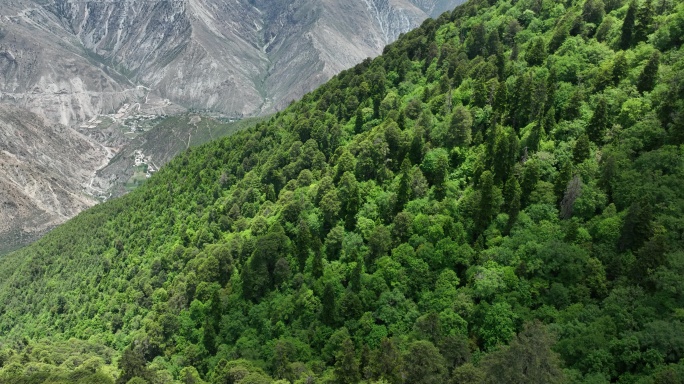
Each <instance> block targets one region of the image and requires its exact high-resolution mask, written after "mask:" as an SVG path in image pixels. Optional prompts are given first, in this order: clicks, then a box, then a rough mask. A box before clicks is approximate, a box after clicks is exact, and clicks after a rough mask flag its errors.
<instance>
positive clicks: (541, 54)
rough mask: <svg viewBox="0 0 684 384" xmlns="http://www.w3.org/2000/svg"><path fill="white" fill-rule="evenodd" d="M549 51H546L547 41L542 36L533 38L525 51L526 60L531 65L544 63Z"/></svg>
mask: <svg viewBox="0 0 684 384" xmlns="http://www.w3.org/2000/svg"><path fill="white" fill-rule="evenodd" d="M547 56H548V53H547V52H546V43H544V39H543V38H541V37H537V38H535V39H533V40H532V41H531V42H530V43H529V45H528V46H527V51H526V52H525V60H526V61H527V65H529V66H530V67H536V66H539V65H542V64H544V62H545V61H546V57H547Z"/></svg>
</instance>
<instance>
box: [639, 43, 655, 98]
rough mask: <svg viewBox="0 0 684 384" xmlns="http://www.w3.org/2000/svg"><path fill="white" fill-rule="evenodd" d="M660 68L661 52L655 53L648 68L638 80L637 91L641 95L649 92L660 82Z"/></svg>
mask: <svg viewBox="0 0 684 384" xmlns="http://www.w3.org/2000/svg"><path fill="white" fill-rule="evenodd" d="M659 66H660V52H658V51H654V52H653V54H652V55H651V57H650V58H649V59H648V62H647V63H646V66H645V67H644V69H643V70H642V71H641V74H640V75H639V79H637V90H638V91H639V92H641V93H644V92H649V91H652V90H653V87H655V83H656V81H657V80H658V67H659Z"/></svg>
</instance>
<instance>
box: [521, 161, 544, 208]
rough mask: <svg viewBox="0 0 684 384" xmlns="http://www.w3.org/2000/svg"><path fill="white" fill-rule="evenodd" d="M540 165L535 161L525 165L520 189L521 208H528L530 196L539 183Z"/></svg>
mask: <svg viewBox="0 0 684 384" xmlns="http://www.w3.org/2000/svg"><path fill="white" fill-rule="evenodd" d="M539 174H540V170H539V164H538V163H537V161H535V160H530V161H528V162H527V163H525V168H524V170H523V175H522V180H521V183H520V188H521V189H522V197H521V199H520V200H521V203H522V204H521V207H526V206H527V205H528V204H529V203H530V196H531V195H532V192H533V191H534V189H535V188H536V187H537V183H538V182H539Z"/></svg>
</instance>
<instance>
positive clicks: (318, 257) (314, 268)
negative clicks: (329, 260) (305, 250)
mask: <svg viewBox="0 0 684 384" xmlns="http://www.w3.org/2000/svg"><path fill="white" fill-rule="evenodd" d="M312 248H313V253H314V257H313V264H312V265H311V274H312V275H313V277H314V278H316V279H318V278H320V277H321V276H323V244H321V239H319V238H318V237H317V236H316V237H314V240H313V242H312Z"/></svg>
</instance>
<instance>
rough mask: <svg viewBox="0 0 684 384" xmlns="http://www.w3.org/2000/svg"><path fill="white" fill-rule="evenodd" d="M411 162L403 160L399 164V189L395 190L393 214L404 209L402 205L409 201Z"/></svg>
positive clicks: (406, 159)
mask: <svg viewBox="0 0 684 384" xmlns="http://www.w3.org/2000/svg"><path fill="white" fill-rule="evenodd" d="M410 172H411V161H410V160H409V159H408V158H405V159H404V161H402V162H401V178H400V179H399V189H398V190H397V203H396V207H395V212H397V213H399V212H401V211H402V210H403V209H404V205H405V204H406V203H408V202H409V200H410V199H411V174H410Z"/></svg>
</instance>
